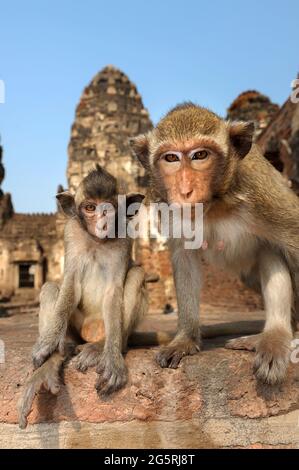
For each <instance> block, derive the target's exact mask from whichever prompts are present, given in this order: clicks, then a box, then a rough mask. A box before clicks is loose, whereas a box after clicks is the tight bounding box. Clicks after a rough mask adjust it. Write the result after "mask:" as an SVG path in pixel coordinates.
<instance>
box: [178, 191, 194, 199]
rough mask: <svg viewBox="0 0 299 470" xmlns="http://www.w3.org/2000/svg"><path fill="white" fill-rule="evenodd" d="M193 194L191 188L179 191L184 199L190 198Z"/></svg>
mask: <svg viewBox="0 0 299 470" xmlns="http://www.w3.org/2000/svg"><path fill="white" fill-rule="evenodd" d="M192 194H193V189H191V190H190V191H181V195H182V196H183V198H184V199H187V200H188V199H190V198H191V196H192Z"/></svg>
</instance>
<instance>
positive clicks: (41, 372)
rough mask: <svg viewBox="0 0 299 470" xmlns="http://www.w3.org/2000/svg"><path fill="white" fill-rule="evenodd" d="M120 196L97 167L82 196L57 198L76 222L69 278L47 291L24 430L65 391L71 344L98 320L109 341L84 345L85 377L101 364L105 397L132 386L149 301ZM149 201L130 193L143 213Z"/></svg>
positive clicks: (23, 406)
mask: <svg viewBox="0 0 299 470" xmlns="http://www.w3.org/2000/svg"><path fill="white" fill-rule="evenodd" d="M117 195H118V188H117V182H116V179H115V178H114V177H113V176H112V175H111V174H109V173H108V172H107V171H105V170H104V169H103V168H101V167H100V166H98V165H97V167H96V169H95V170H94V171H92V172H90V173H89V174H88V176H86V178H84V179H83V181H82V182H81V184H80V186H79V188H78V190H77V192H76V194H75V197H73V196H72V195H71V194H70V193H69V192H62V193H60V194H58V195H57V196H56V197H57V199H58V201H59V204H60V206H61V209H62V210H63V212H64V213H65V215H66V216H67V217H68V221H67V223H66V226H65V235H64V242H65V262H64V275H63V281H62V284H61V286H59V285H58V284H56V283H53V282H47V283H46V284H45V285H44V286H43V287H42V290H41V295H40V312H39V338H38V341H37V343H36V344H35V346H34V349H33V364H34V367H35V368H36V370H35V372H34V373H33V375H32V377H31V378H30V379H29V381H28V382H27V384H26V385H25V390H24V393H23V396H22V398H21V400H20V403H19V423H20V426H21V427H22V428H24V427H26V424H27V416H28V414H29V412H30V410H31V406H32V402H33V399H34V396H35V394H36V393H37V392H38V391H39V390H40V388H41V387H44V388H46V389H48V390H49V391H50V392H52V393H53V394H57V393H58V391H59V382H60V379H59V371H60V369H61V366H62V364H63V362H64V360H65V357H66V356H67V350H68V349H69V348H68V346H69V344H68V341H73V340H74V335H72V331H75V332H76V334H77V336H79V337H82V331H83V330H84V328H85V329H86V325H88V323H90V324H91V323H92V322H93V321H94V320H101V319H102V320H103V323H104V329H105V339H104V340H102V341H100V342H95V343H88V342H87V343H85V344H83V345H82V346H81V352H80V353H79V354H78V356H77V357H76V359H75V362H76V366H77V368H78V369H79V370H82V371H85V370H86V369H87V368H88V367H91V366H96V368H97V369H96V370H97V372H98V374H99V376H98V380H97V383H96V389H97V390H98V393H99V394H100V395H106V394H109V393H111V392H113V391H115V390H118V389H119V388H121V387H123V386H124V385H125V383H126V381H127V368H126V365H125V361H124V358H123V352H124V351H125V350H126V346H127V340H128V337H129V335H130V333H131V332H132V331H133V329H134V328H135V326H136V325H137V323H138V321H139V320H140V318H141V317H142V316H143V315H144V314H145V313H146V311H147V308H148V301H147V292H146V288H145V273H144V271H143V269H142V268H141V267H140V266H136V265H134V263H133V261H132V256H131V253H132V240H131V239H129V238H128V237H126V238H120V237H117V225H118V224H117V222H118V209H119V207H118V199H117ZM142 200H143V196H142V195H141V194H129V195H127V196H126V198H125V204H126V206H127V207H128V206H129V205H130V204H133V203H136V204H137V207H138V205H139V206H140V204H141V203H142ZM134 207H135V206H134ZM125 209H126V208H125ZM124 213H125V214H126V210H125V212H124ZM115 232H116V233H115ZM83 336H84V335H83ZM83 339H84V337H83Z"/></svg>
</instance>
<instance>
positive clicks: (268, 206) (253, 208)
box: [131, 103, 299, 384]
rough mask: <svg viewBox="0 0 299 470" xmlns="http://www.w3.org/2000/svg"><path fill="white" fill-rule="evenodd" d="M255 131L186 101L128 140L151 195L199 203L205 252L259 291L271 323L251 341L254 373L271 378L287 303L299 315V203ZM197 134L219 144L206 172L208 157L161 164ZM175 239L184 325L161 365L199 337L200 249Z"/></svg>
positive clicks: (278, 365)
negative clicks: (174, 165) (170, 169)
mask: <svg viewBox="0 0 299 470" xmlns="http://www.w3.org/2000/svg"><path fill="white" fill-rule="evenodd" d="M253 132H254V126H253V124H252V123H241V122H237V123H231V122H225V121H224V120H222V119H221V118H219V117H218V116H217V115H216V114H214V113H212V112H210V111H208V110H207V109H205V108H201V107H199V106H196V105H193V104H192V103H186V104H183V105H179V106H176V107H175V108H174V109H173V110H171V111H170V112H169V113H168V114H167V115H166V116H165V118H163V119H162V120H161V121H160V122H159V123H158V125H157V127H156V128H155V129H153V130H152V131H151V132H149V133H148V134H147V135H143V136H139V137H137V138H135V139H133V140H132V142H131V145H132V149H133V152H134V153H135V155H136V156H137V158H138V159H139V160H140V162H141V163H142V165H143V166H144V167H145V169H146V171H147V173H148V176H149V180H150V185H151V187H150V191H149V195H148V199H152V200H163V201H165V202H169V203H170V202H178V203H185V202H188V200H189V201H191V202H192V203H195V202H202V203H203V204H204V240H205V242H206V247H207V249H206V250H205V251H204V257H205V258H206V259H207V260H208V261H210V262H214V263H217V264H219V265H220V266H221V267H224V268H226V269H229V270H232V271H234V272H236V273H238V274H239V275H241V277H242V278H243V279H245V280H246V282H248V283H249V284H250V285H254V286H258V288H259V289H260V290H261V291H262V293H263V297H264V302H265V309H266V325H265V331H264V332H263V333H262V334H261V336H258V337H256V338H254V339H253V340H252V342H251V349H252V343H253V342H254V343H255V347H256V351H257V355H256V360H255V372H256V376H257V378H258V379H261V380H263V381H265V382H268V383H271V384H273V383H276V382H280V381H281V380H283V377H284V376H285V373H286V368H287V363H288V349H289V345H290V340H291V337H292V328H291V311H293V315H294V316H296V320H298V316H299V315H298V312H297V311H296V310H298V306H299V302H298V287H299V275H298V271H299V203H298V198H297V196H296V195H295V194H294V193H293V192H292V191H291V189H289V188H288V187H287V185H286V183H285V180H284V179H283V177H282V176H281V175H280V174H279V173H278V172H277V171H276V170H275V168H274V167H272V165H271V164H270V163H269V162H267V160H266V159H265V158H264V157H263V156H262V154H261V151H260V149H259V148H258V147H257V146H256V145H255V144H253ZM198 141H204V142H205V146H204V148H205V149H206V148H208V149H209V150H211V152H212V153H213V152H214V155H213V161H212V163H211V165H210V169H209V171H205V168H206V167H205V165H204V164H203V165H202V167H198V168H199V169H198V168H197V169H196V170H193V169H192V167H191V166H190V164H189V162H188V160H187V157H186V156H185V160H182V161H181V164H180V166H179V167H178V168H179V170H177V172H175V173H173V174H170V173H169V174H167V175H165V174H164V173H163V167H160V166H159V161H160V160H159V158H160V156H161V153H163V152H164V151H165V149H167V150H170V151H173V152H175V151H182V150H183V149H185V148H188V149H190V147H191V148H193V149H194V148H195V147H194V144H195V142H198ZM201 169H202V171H201ZM169 175H170V176H169ZM184 185H185V186H184ZM219 244H221V247H222V249H221V250H218V249H217V246H219ZM169 245H170V251H171V257H172V264H173V269H174V279H175V285H176V290H177V298H178V306H179V325H178V333H177V336H176V337H175V338H174V339H173V340H172V342H171V343H170V345H169V346H168V347H166V348H165V347H164V349H162V350H161V352H160V353H159V354H158V358H157V359H158V362H159V363H160V364H161V365H162V367H165V365H170V366H171V367H172V366H173V364H175V365H177V362H178V361H177V359H176V358H178V357H182V356H183V355H184V354H182V350H183V352H185V354H189V353H190V341H191V342H193V345H194V347H196V346H199V345H200V340H199V337H200V334H199V331H200V327H199V317H198V311H199V295H200V279H201V269H200V257H199V256H198V253H197V252H196V250H192V251H193V252H191V251H188V250H184V244H183V240H170V243H169ZM293 324H295V322H293ZM245 343H246V341H245V340H244V341H243V343H242V344H243V345H244V344H245ZM184 344H185V347H184V346H183V345H184ZM240 344H241V343H240V340H237V341H236V342H235V346H238V345H239V346H240ZM233 346H234V343H230V347H233ZM191 350H193V349H192V348H191Z"/></svg>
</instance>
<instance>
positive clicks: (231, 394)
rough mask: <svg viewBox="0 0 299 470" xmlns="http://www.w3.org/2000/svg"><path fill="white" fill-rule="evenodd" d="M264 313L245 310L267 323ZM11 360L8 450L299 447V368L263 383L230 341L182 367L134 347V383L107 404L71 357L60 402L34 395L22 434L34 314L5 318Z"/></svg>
mask: <svg viewBox="0 0 299 470" xmlns="http://www.w3.org/2000/svg"><path fill="white" fill-rule="evenodd" d="M204 310H205V313H204V318H203V322H204V323H205V324H211V323H215V322H217V323H218V322H220V321H224V320H225V319H226V320H227V321H234V320H238V319H239V317H240V312H233V311H232V312H231V311H228V312H225V311H224V310H223V309H214V308H209V307H208V306H205V309H204ZM259 318H261V312H256V313H244V314H243V319H244V320H247V319H248V320H249V319H259ZM0 322H1V323H0V327H1V339H4V341H5V346H6V362H5V365H1V366H0V387H1V398H0V447H1V448H8V447H17V448H32V447H33V448H40V447H42V448H70V447H71V448H97V447H105V448H113V447H114V448H115V447H119V448H144V447H148V448H159V447H162V448H171V447H178V448H214V447H224V448H225V447H233V448H237V447H242V448H250V447H252V448H255V447H257V448H259V447H261V448H268V447H269V448H271V447H279V448H280V447H290V448H295V447H298V446H299V433H298V427H297V424H298V418H299V412H298V409H299V404H298V395H299V380H298V377H299V367H298V365H293V366H291V367H290V371H289V377H288V380H287V382H286V383H285V384H284V385H282V386H280V387H277V388H275V387H274V388H273V387H272V388H271V387H268V386H259V385H258V384H257V383H256V380H255V378H254V377H253V375H252V360H253V354H252V353H246V352H240V351H231V350H226V349H224V348H223V345H224V343H225V340H226V338H217V339H216V340H206V341H205V342H204V350H203V351H202V352H201V353H200V354H198V355H196V356H192V357H187V358H185V359H184V360H183V361H182V363H181V365H180V367H179V368H178V369H177V370H170V369H160V368H159V367H158V366H157V365H156V363H155V359H154V357H155V352H156V348H148V349H130V351H129V352H128V354H127V356H126V363H127V365H128V368H129V383H128V384H127V386H126V387H125V388H124V389H123V390H121V391H119V392H117V393H116V394H114V395H113V396H111V397H110V398H109V399H107V400H105V401H104V400H102V399H100V398H99V397H98V396H97V394H96V391H95V388H94V385H95V380H96V373H95V371H94V370H89V371H88V372H87V373H86V374H82V373H80V372H78V371H76V370H75V368H74V364H73V361H71V362H70V363H69V364H68V366H67V367H66V369H65V373H64V377H63V379H64V385H62V387H61V391H60V393H59V395H58V396H57V397H53V396H51V395H49V394H48V393H47V392H42V393H40V394H39V396H38V397H37V398H36V399H35V402H34V407H33V411H32V413H31V414H30V416H29V426H28V428H27V429H26V430H25V431H21V430H20V429H19V428H18V426H17V424H16V422H17V412H16V405H17V401H18V397H19V396H20V393H21V392H22V388H23V385H24V382H25V380H26V377H27V376H28V374H29V373H30V371H31V365H30V350H31V347H32V344H33V342H34V339H35V336H36V324H37V317H36V315H34V314H23V315H14V316H12V317H10V318H2V319H0ZM175 324H176V316H175V315H174V314H171V315H164V316H155V315H150V316H148V318H147V319H146V320H145V321H144V323H143V324H142V325H141V326H140V330H142V331H145V330H146V331H157V330H164V331H173V329H174V328H175Z"/></svg>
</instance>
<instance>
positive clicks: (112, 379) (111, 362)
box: [96, 353, 128, 396]
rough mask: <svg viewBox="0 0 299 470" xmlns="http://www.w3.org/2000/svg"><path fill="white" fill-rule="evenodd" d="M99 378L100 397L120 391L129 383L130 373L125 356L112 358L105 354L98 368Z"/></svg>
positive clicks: (97, 385)
mask: <svg viewBox="0 0 299 470" xmlns="http://www.w3.org/2000/svg"><path fill="white" fill-rule="evenodd" d="M97 373H98V374H99V378H98V380H97V382H96V390H97V392H98V394H99V395H100V396H107V395H110V394H111V393H113V392H115V391H116V390H119V389H120V388H122V387H123V386H124V385H126V383H127V379H128V371H127V366H126V364H125V361H124V358H123V356H122V355H121V354H120V355H119V356H117V357H113V356H110V357H109V354H108V353H103V354H102V356H101V360H100V363H99V365H98V367H97Z"/></svg>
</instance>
